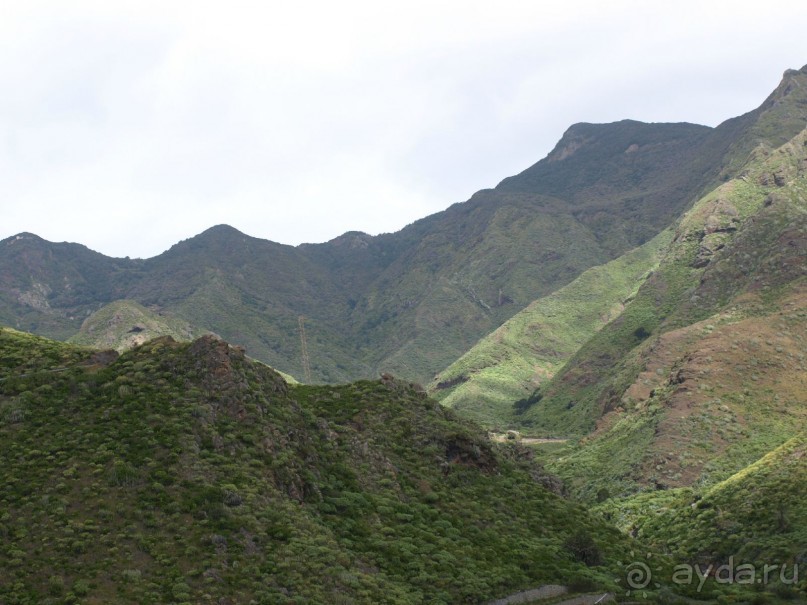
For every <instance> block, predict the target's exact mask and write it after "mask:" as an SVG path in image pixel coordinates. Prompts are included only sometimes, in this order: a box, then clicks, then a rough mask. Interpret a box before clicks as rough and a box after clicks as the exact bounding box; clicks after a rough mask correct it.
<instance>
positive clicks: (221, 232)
mask: <svg viewBox="0 0 807 605" xmlns="http://www.w3.org/2000/svg"><path fill="white" fill-rule="evenodd" d="M211 235H212V236H216V237H232V236H237V237H244V236H245V235H246V234H245V233H242V232H241V231H239V230H238V229H236V228H235V227H231V226H230V225H225V224H223V223H222V224H220V225H213V226H212V227H210V228H209V229H205V230H204V231H202V232H201V233H200V234H199V235H198V236H197V237H202V236H211Z"/></svg>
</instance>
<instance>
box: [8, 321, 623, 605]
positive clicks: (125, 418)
mask: <svg viewBox="0 0 807 605" xmlns="http://www.w3.org/2000/svg"><path fill="white" fill-rule="evenodd" d="M0 459H2V460H3V464H2V465H0V483H1V484H2V485H3V491H2V494H0V504H2V508H0V536H2V541H1V542H0V561H2V565H0V601H2V602H4V603H9V605H11V604H34V603H35V604H37V605H42V604H45V603H63V602H71V603H111V602H114V603H138V604H145V603H184V602H193V603H208V602H209V603H248V602H253V601H254V602H260V603H290V602H294V603H397V604H404V603H425V602H428V603H478V602H481V601H484V600H485V599H489V598H493V597H496V596H503V595H506V594H508V593H511V592H514V591H516V590H519V589H523V588H529V587H533V586H536V585H540V584H544V583H557V582H561V583H569V582H575V583H576V585H578V586H581V585H584V584H585V585H587V586H588V587H589V588H592V587H596V586H602V587H603V590H605V589H607V588H614V587H615V585H614V583H613V582H614V578H615V577H617V575H616V574H617V573H619V571H620V570H619V566H618V565H617V561H619V560H626V557H628V556H629V550H630V549H631V547H632V546H631V543H630V541H629V540H628V539H626V538H623V537H621V535H620V534H619V532H618V531H617V530H616V529H614V528H611V527H609V526H608V525H607V524H606V523H605V522H603V521H602V520H600V519H598V518H596V517H592V516H590V515H588V514H587V513H586V512H585V511H584V510H583V509H582V507H580V506H579V505H576V504H574V503H571V502H569V501H567V500H565V499H563V498H562V497H561V496H559V495H557V493H555V492H556V491H557V482H556V481H555V480H554V479H553V478H552V477H551V476H549V475H547V474H546V473H545V472H543V471H542V469H541V467H540V466H538V465H536V464H535V463H534V461H532V460H531V457H530V455H529V452H528V451H526V450H524V449H521V448H518V447H512V446H510V447H498V446H494V445H492V444H490V443H489V442H488V441H487V439H486V438H485V435H484V434H483V433H482V432H481V431H480V429H478V428H477V427H475V426H474V425H472V424H469V423H467V422H465V421H461V420H459V419H458V418H457V417H456V416H455V415H454V414H453V413H452V412H450V411H448V410H446V409H445V408H443V407H442V406H440V405H439V404H437V403H436V402H434V401H432V400H429V399H428V398H426V397H425V396H424V395H423V394H422V393H420V392H418V391H416V390H413V389H412V388H411V387H410V385H408V384H407V383H403V382H398V381H395V380H392V379H386V380H382V381H376V382H359V383H355V384H350V385H345V386H339V387H334V386H324V387H296V388H291V387H289V386H288V385H287V384H286V383H285V382H284V381H283V380H282V379H281V377H280V376H279V375H278V374H277V373H275V372H274V371H272V370H271V369H269V368H268V367H266V366H263V365H262V364H258V363H254V362H252V361H250V360H249V359H248V358H246V357H245V356H244V354H243V351H242V350H241V349H238V348H235V347H232V346H229V345H228V344H227V343H225V342H224V341H221V340H217V339H216V338H214V337H211V336H206V337H203V338H201V339H198V340H196V341H194V342H193V343H177V342H175V341H173V340H172V339H170V338H165V337H164V338H160V339H157V340H154V341H150V342H148V343H146V344H144V345H142V346H140V347H137V348H135V349H134V350H132V351H129V352H126V353H124V354H122V355H121V356H120V357H117V355H116V354H115V353H114V352H113V353H111V354H105V355H100V354H98V353H94V352H92V351H91V350H89V349H85V348H81V347H75V346H72V345H67V344H61V343H56V342H53V341H49V340H46V339H43V338H41V337H35V336H31V335H28V334H23V333H20V332H16V331H14V330H9V329H2V330H0ZM598 560H600V561H601V562H602V563H603V565H599V566H597V565H593V564H595V563H597V562H598ZM580 561H588V563H589V565H593V566H591V567H589V566H587V565H586V564H584V563H583V562H580Z"/></svg>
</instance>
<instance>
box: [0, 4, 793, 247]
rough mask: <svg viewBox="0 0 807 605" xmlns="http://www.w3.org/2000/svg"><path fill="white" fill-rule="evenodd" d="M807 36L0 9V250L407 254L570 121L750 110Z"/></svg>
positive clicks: (469, 8) (93, 7)
mask: <svg viewBox="0 0 807 605" xmlns="http://www.w3.org/2000/svg"><path fill="white" fill-rule="evenodd" d="M805 31H807V3H805V2H804V1H803V0H798V1H783V0H766V1H765V2H743V1H737V0H733V1H725V2H724V1H714V0H698V1H690V0H683V1H682V0H678V1H677V2H675V3H670V2H656V1H655V0H642V1H636V2H632V1H620V0H609V2H601V1H576V0H562V1H558V2H543V1H533V2H524V1H522V2H514V1H507V0H497V1H496V2H492V1H489V2H473V1H469V0H463V1H462V2H459V1H450V2H437V1H435V0H431V1H429V2H419V1H416V0H406V1H403V2H385V1H383V0H381V1H379V0H375V1H373V2H369V1H368V2H364V1H352V0H342V1H340V2H333V1H331V2H325V1H316V2H301V1H295V2H291V1H288V2H277V1H272V0H269V1H264V2H249V3H242V2H234V1H232V0H228V1H227V2H204V1H200V0H195V1H193V2H190V1H177V2H171V1H170V0H161V1H160V2H149V1H146V0H138V1H137V2H121V1H116V0H105V1H101V2H82V1H80V0H70V2H64V1H62V0H59V1H58V2H57V1H50V2H36V1H31V0H0V83H1V84H2V87H1V88H0V90H1V91H2V92H1V93H0V238H4V237H7V236H9V235H13V234H15V233H18V232H21V231H30V232H33V233H37V234H38V235H41V236H42V237H44V238H46V239H49V240H52V241H65V240H67V241H77V242H81V243H84V244H86V245H88V246H89V247H91V248H93V249H95V250H98V251H100V252H104V253H105V254H110V255H115V256H126V255H129V256H143V257H146V256H152V255H155V254H158V253H160V252H161V251H163V250H165V249H166V248H168V247H170V246H171V245H172V244H174V243H176V242H177V241H179V240H181V239H185V238H187V237H190V236H193V235H195V234H197V233H199V232H201V231H203V230H204V229H206V228H208V227H210V226H212V225H215V224H219V223H227V224H230V225H233V226H234V227H236V228H238V229H240V230H242V231H244V232H246V233H248V234H250V235H254V236H256V237H262V238H266V239H271V240H275V241H279V242H283V243H289V244H297V243H300V242H304V241H308V242H317V241H325V240H328V239H331V238H333V237H335V236H337V235H339V234H341V233H343V232H345V231H348V230H361V231H366V232H369V233H373V234H375V233H380V232H385V231H396V230H398V229H400V228H402V227H403V226H404V225H406V224H407V223H410V222H412V221H413V220H415V219H417V218H420V217H423V216H425V215H427V214H431V213H433V212H437V211H439V210H442V209H444V208H446V207H447V206H449V205H450V204H452V203H454V202H459V201H463V200H465V199H467V198H468V197H470V195H471V194H472V193H473V192H474V191H476V190H478V189H482V188H485V187H493V186H495V185H496V184H497V183H498V182H499V181H500V180H501V179H503V178H504V177H506V176H509V175H512V174H515V173H518V172H520V171H521V170H523V169H524V168H526V167H528V166H530V165H531V164H533V163H535V162H536V161H538V160H539V159H541V158H542V157H543V156H545V155H546V154H547V153H548V152H549V151H550V149H551V148H552V147H553V146H554V144H555V142H556V141H557V139H558V138H559V137H560V136H561V135H562V133H563V131H564V130H565V129H566V128H567V127H568V126H569V125H570V124H572V123H574V122H610V121H614V120H619V119H623V118H633V119H639V120H645V121H657V122H658V121H673V122H674V121H688V122H698V123H702V124H709V125H716V124H718V123H719V122H721V121H722V120H724V119H726V118H729V117H732V116H735V115H738V114H741V113H744V112H746V111H749V110H751V109H753V108H754V107H756V106H757V105H759V103H761V102H762V100H763V99H764V98H765V97H766V96H767V94H768V93H769V92H770V91H772V90H773V88H774V87H775V86H776V85H777V84H778V82H779V80H780V78H781V75H782V72H783V71H784V70H785V69H786V68H800V67H801V66H802V65H804V64H805V63H807V44H805V39H806V38H805V33H804V32H805Z"/></svg>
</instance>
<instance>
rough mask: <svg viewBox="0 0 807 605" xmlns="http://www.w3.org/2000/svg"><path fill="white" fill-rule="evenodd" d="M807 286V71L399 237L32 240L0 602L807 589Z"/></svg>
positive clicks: (553, 169)
mask: <svg viewBox="0 0 807 605" xmlns="http://www.w3.org/2000/svg"><path fill="white" fill-rule="evenodd" d="M806 309H807V66H805V67H804V68H802V69H801V70H788V71H786V72H785V74H784V77H783V79H782V82H781V84H780V85H779V86H778V87H777V88H776V90H775V91H774V92H773V93H772V94H771V95H770V96H769V97H768V99H766V100H765V101H764V102H763V104H762V105H761V106H760V107H759V108H757V109H755V110H753V111H751V112H749V113H747V114H745V115H743V116H740V117H737V118H733V119H731V120H728V121H726V122H724V123H722V124H720V125H719V126H717V127H715V128H709V127H705V126H698V125H693V124H642V123H639V122H634V121H629V120H626V121H622V122H617V123H614V124H605V125H594V124H577V125H574V126H572V127H570V128H569V129H568V130H567V132H566V133H565V134H564V136H563V138H562V139H561V141H560V142H559V143H558V144H557V146H556V147H555V149H554V150H553V151H552V152H551V153H550V154H549V155H548V156H547V157H546V158H544V159H542V160H541V161H539V162H538V163H536V164H535V165H534V166H532V167H530V168H528V169H527V170H525V171H524V172H522V173H521V174H519V175H517V176H514V177H511V178H508V179H505V180H504V181H502V182H501V183H500V184H499V185H498V186H497V187H495V188H494V189H490V190H484V191H480V192H478V193H477V194H475V195H474V196H473V197H472V198H471V199H470V200H468V201H467V202H463V203H460V204H455V205H453V206H451V207H449V208H448V209H447V210H445V211H444V212H440V213H437V214H435V215H432V216H429V217H426V218H424V219H421V220H420V221H417V222H415V223H413V224H412V225H409V226H407V227H406V228H404V229H403V230H401V231H399V232H397V233H392V234H383V235H379V236H375V237H372V236H369V235H366V234H363V233H358V232H351V233H347V234H345V235H343V236H341V237H339V238H336V239H334V240H332V241H330V242H327V243H323V244H304V245H301V246H297V247H291V246H284V245H281V244H277V243H273V242H269V241H266V240H261V239H257V238H254V237H250V236H247V235H245V234H243V233H240V232H238V231H236V230H235V229H233V228H231V227H227V226H223V225H222V226H217V227H213V228H212V229H210V230H208V231H206V232H204V233H202V234H200V235H198V236H196V237H194V238H191V239H189V240H186V241H183V242H180V243H178V244H176V245H175V246H173V247H172V248H171V249H170V250H168V251H166V252H165V253H163V254H161V255H159V256H156V257H154V258H150V259H115V258H108V257H105V256H103V255H101V254H98V253H96V252H93V251H91V250H89V249H87V248H86V247H84V246H81V245H79V244H69V243H51V242H46V241H44V240H42V239H41V238H39V237H37V236H35V235H33V234H28V233H23V234H19V235H16V236H13V237H11V238H8V239H6V240H4V241H2V242H0V323H2V324H5V325H6V326H9V327H6V328H2V329H0V459H2V460H3V461H4V464H3V465H2V466H0V481H2V485H3V486H4V490H3V492H2V494H0V504H2V508H0V536H2V537H3V544H2V546H1V547H0V562H2V563H3V564H2V565H0V602H5V601H8V603H15V604H16V603H19V604H27V603H46V602H50V603H61V602H70V603H73V602H87V603H90V602H94V603H95V602H133V603H134V602H137V603H161V602H171V603H185V602H200V603H202V602H218V603H240V602H256V603H264V602H265V603H326V602H327V603H423V602H430V603H479V602H483V601H484V600H485V599H493V598H502V597H504V596H506V595H507V594H512V593H513V592H515V591H520V590H526V589H531V588H535V587H536V586H539V585H545V587H546V585H555V584H562V585H563V586H559V587H554V588H552V589H551V591H552V596H551V597H550V601H548V602H555V601H552V600H551V599H556V600H557V599H561V598H564V597H559V596H558V595H559V594H560V593H556V592H554V590H555V588H558V589H559V590H561V592H564V593H565V592H573V593H581V594H582V593H589V594H588V596H585V595H584V596H579V597H576V598H577V599H582V600H576V601H574V602H576V603H584V602H594V600H595V599H596V598H600V597H601V596H604V595H602V593H603V592H605V593H606V594H608V593H610V595H611V598H614V597H615V598H618V599H621V600H629V601H634V600H645V599H646V600H650V601H652V602H660V603H688V604H690V605H691V604H692V603H698V602H700V603H714V602H718V603H783V602H793V601H797V602H805V601H807V597H806V596H805V595H807V579H805V578H804V575H802V576H801V579H799V577H798V571H796V570H797V569H798V566H800V565H801V566H804V565H807V550H806V549H805V545H806V544H807V542H805V536H807V495H806V494H805V492H804V490H803V482H804V471H805V468H807V466H806V465H805V463H804V461H805V456H807V449H805V447H806V444H805V438H806V437H807V311H806ZM303 330H304V332H303ZM32 333H36V334H37V335H34V334H32ZM303 334H305V336H303ZM53 339H56V340H53ZM59 341H62V342H59ZM63 341H69V342H63ZM227 341H229V343H230V344H228V342H227ZM307 362H308V363H307ZM267 364H268V365H267ZM270 366H271V367H270ZM309 370H310V374H311V380H305V382H306V383H320V384H319V385H315V384H299V383H297V382H296V381H295V380H294V379H293V378H291V376H289V375H284V374H281V373H279V371H283V372H289V373H291V374H292V375H294V376H295V377H297V378H307V374H308V371H309ZM379 374H381V379H380V380H379V379H378V375H379ZM368 379H371V380H368ZM347 381H354V382H350V383H349V384H336V383H345V382H347ZM421 385H425V387H424V386H421ZM488 431H490V432H488ZM491 433H493V434H491ZM502 441H503V442H504V443H501V442H502ZM100 553H103V554H100ZM636 553H640V554H636ZM735 563H741V564H747V565H750V566H752V567H755V568H760V569H761V568H762V567H763V566H769V565H770V564H776V565H777V566H781V567H782V568H783V569H784V568H785V567H788V568H792V569H793V570H794V571H796V574H795V576H793V574H789V575H790V576H791V579H792V581H790V580H788V579H787V577H786V576H785V575H781V576H779V575H777V579H775V580H774V581H772V582H770V583H769V582H768V580H767V577H766V578H765V581H764V582H762V581H760V582H757V581H756V579H755V580H754V581H753V582H752V583H751V584H748V585H746V584H747V583H746V584H744V583H743V582H740V581H731V582H722V581H721V580H720V576H719V574H718V573H712V572H713V571H714V570H715V569H717V568H718V567H719V566H726V565H729V564H732V565H733V564H735ZM682 564H684V566H685V567H686V566H689V569H690V571H691V570H692V569H693V566H695V567H697V569H698V571H699V572H703V571H704V570H705V573H706V575H705V576H704V578H703V580H704V583H705V588H704V586H703V585H692V584H691V583H689V584H687V583H682V582H678V581H675V580H673V579H671V578H673V577H674V576H673V569H680V567H681V565H682ZM637 566H638V567H640V568H642V569H647V571H648V574H650V575H652V580H653V581H652V582H651V581H650V576H649V575H648V577H647V580H648V581H647V583H646V584H643V585H642V586H641V587H640V588H638V589H637V587H636V585H635V584H634V583H630V582H631V581H632V580H631V578H632V576H631V574H630V573H627V572H628V571H629V569H630V568H631V567H633V568H636V567H637ZM651 571H652V574H651ZM707 576H709V577H708V578H707ZM626 580H628V582H629V585H628V586H626V585H625V581H626ZM735 580H736V579H735ZM696 584H697V583H696ZM541 590H543V589H538V590H537V591H533V592H530V593H529V594H533V595H536V594H538V593H540V592H541ZM597 591H600V592H599V595H598V596H594V594H593V593H595V592H597ZM524 594H528V593H524ZM541 594H543V593H541ZM520 598H522V597H513V599H516V600H512V601H509V602H521V601H518V600H517V599H520ZM524 598H526V597H524ZM535 598H536V599H537V598H538V597H535ZM4 600H5V601H4ZM540 601H541V602H546V601H544V600H543V599H540ZM563 602H564V603H565V602H566V601H563ZM569 602H570V603H571V602H572V601H571V600H570V601H569Z"/></svg>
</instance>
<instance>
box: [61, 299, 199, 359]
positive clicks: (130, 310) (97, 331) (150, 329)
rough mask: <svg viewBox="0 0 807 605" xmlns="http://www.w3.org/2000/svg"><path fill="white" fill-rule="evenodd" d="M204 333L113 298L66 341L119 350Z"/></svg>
mask: <svg viewBox="0 0 807 605" xmlns="http://www.w3.org/2000/svg"><path fill="white" fill-rule="evenodd" d="M204 333H205V331H204V330H199V329H197V328H194V327H193V326H191V325H190V324H188V322H186V321H184V320H182V319H179V318H176V317H172V316H171V315H166V314H163V313H158V312H156V311H153V310H151V309H147V308H146V307H144V306H143V305H141V304H140V303H138V302H136V301H133V300H116V301H115V302H112V303H109V304H108V305H104V306H103V307H101V308H100V309H98V310H97V311H96V312H95V313H93V314H92V315H90V316H89V317H88V318H87V319H85V320H84V322H83V323H82V324H81V329H80V330H79V331H78V333H77V334H75V335H74V336H71V337H70V339H69V342H71V343H73V344H78V345H85V346H90V347H96V348H112V349H115V350H116V351H120V352H122V351H125V350H127V349H131V348H132V347H135V346H137V345H141V344H143V343H144V342H147V341H149V340H153V339H154V338H157V337H158V336H171V337H172V338H175V339H176V340H192V339H193V338H195V337H198V336H202V334H204Z"/></svg>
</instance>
